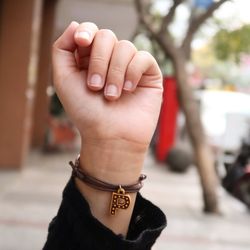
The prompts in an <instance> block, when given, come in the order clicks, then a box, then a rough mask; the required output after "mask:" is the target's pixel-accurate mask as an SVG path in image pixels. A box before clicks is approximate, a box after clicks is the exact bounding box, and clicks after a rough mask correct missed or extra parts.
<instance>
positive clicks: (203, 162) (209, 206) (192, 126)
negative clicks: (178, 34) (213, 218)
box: [173, 53, 218, 213]
mask: <svg viewBox="0 0 250 250" xmlns="http://www.w3.org/2000/svg"><path fill="white" fill-rule="evenodd" d="M177 54H178V53H177ZM173 64H174V70H175V77H176V81H177V84H178V88H177V91H178V97H179V101H180V105H181V108H182V110H183V112H184V114H185V117H186V126H187V129H188V133H189V136H190V140H191V143H192V146H193V150H194V156H195V165H196V167H197V170H198V173H199V176H200V182H201V186H202V192H203V200H204V211H205V212H210V213H217V212H218V201H217V192H216V191H217V184H218V181H217V176H216V172H215V167H214V157H213V155H212V152H211V149H210V147H209V145H208V143H207V141H206V136H205V134H204V131H203V126H202V123H201V120H200V115H199V107H198V103H197V101H196V100H195V98H194V96H193V93H192V89H191V88H190V87H189V85H188V83H187V72H186V64H185V58H184V57H183V56H182V55H181V54H179V55H175V56H174V58H173Z"/></svg>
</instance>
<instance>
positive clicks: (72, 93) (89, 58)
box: [52, 22, 162, 146]
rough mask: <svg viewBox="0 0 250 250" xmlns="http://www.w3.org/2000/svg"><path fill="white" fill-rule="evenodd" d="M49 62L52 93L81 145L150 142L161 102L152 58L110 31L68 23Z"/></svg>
mask: <svg viewBox="0 0 250 250" xmlns="http://www.w3.org/2000/svg"><path fill="white" fill-rule="evenodd" d="M52 59H53V60H52V62H53V63H52V64H53V79H54V86H55V89H56V92H57V94H58V96H59V98H60V100H61V102H62V104H63V106H64V108H65V110H66V112H67V113H68V115H69V116H70V117H71V119H72V120H73V122H74V123H75V125H76V126H77V128H78V129H79V131H80V134H81V136H82V139H83V141H85V142H89V141H95V142H96V141H100V142H101V141H104V140H116V139H122V140H124V141H126V142H128V143H130V142H131V143H136V144H139V145H145V146H147V145H148V144H149V142H150V140H151V137H152V135H153V132H154V129H155V126H156V123H157V120H158V115H159V111H160V106H161V99H162V75H161V71H160V69H159V67H158V65H157V62H156V61H155V59H154V58H153V57H152V55H150V54H149V53H148V52H145V51H138V50H137V49H136V48H135V46H134V45H133V44H132V43H131V42H129V41H126V40H120V41H119V40H118V39H117V37H116V36H115V34H114V33H113V32H112V31H110V30H107V29H100V30H99V29H98V28H97V26H96V25H95V24H93V23H81V24H78V23H76V22H72V23H71V24H70V25H69V27H68V28H67V29H66V30H65V31H64V33H63V34H62V35H61V36H60V37H59V38H58V39H57V41H56V42H55V43H54V45H53V51H52Z"/></svg>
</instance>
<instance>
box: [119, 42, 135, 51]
mask: <svg viewBox="0 0 250 250" xmlns="http://www.w3.org/2000/svg"><path fill="white" fill-rule="evenodd" d="M117 46H119V47H125V48H128V49H131V50H136V47H135V45H134V44H133V43H132V42H130V41H128V40H120V41H118V42H117Z"/></svg>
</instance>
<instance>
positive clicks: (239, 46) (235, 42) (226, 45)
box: [213, 25, 250, 62]
mask: <svg viewBox="0 0 250 250" xmlns="http://www.w3.org/2000/svg"><path fill="white" fill-rule="evenodd" d="M213 43H214V51H215V55H216V57H217V58H218V59H220V60H233V61H235V62H239V59H240V55H241V54H242V53H250V25H244V26H242V27H241V28H239V29H237V30H234V31H229V30H226V29H222V30H220V31H219V32H217V34H216V35H215V37H214V40H213Z"/></svg>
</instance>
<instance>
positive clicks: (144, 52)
mask: <svg viewBox="0 0 250 250" xmlns="http://www.w3.org/2000/svg"><path fill="white" fill-rule="evenodd" d="M138 54H139V55H140V56H143V57H147V58H150V59H152V58H153V56H152V55H151V54H150V53H149V52H148V51H146V50H140V51H138Z"/></svg>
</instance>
